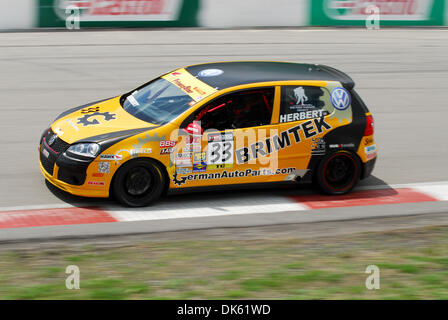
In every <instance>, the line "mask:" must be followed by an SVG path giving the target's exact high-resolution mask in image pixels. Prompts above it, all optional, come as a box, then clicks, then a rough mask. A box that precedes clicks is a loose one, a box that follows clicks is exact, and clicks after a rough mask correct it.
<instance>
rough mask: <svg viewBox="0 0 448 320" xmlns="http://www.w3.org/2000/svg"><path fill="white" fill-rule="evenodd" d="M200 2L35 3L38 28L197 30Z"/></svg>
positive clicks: (105, 0) (114, 0) (58, 0)
mask: <svg viewBox="0 0 448 320" xmlns="http://www.w3.org/2000/svg"><path fill="white" fill-rule="evenodd" d="M199 1H200V0H36V2H37V3H38V27H40V28H59V27H63V28H65V27H66V19H74V18H75V17H79V25H80V27H81V28H83V27H86V28H87V27H88V28H91V27H196V26H197V25H198V22H197V15H198V11H199Z"/></svg>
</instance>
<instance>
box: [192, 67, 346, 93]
mask: <svg viewBox="0 0 448 320" xmlns="http://www.w3.org/2000/svg"><path fill="white" fill-rule="evenodd" d="M185 69H186V70H187V71H188V72H189V73H191V74H192V75H194V76H197V77H198V79H200V80H201V81H202V82H205V83H206V84H208V85H209V86H211V87H213V88H217V89H218V90H222V89H225V88H229V87H234V86H238V85H243V84H250V83H256V82H267V81H287V80H317V81H339V82H341V84H342V85H343V86H344V87H345V88H346V89H349V90H350V89H352V88H353V87H354V86H355V83H354V82H353V80H352V78H350V77H349V76H348V75H347V74H345V73H343V72H342V71H339V70H337V69H334V68H332V67H328V66H325V65H320V64H308V63H293V62H274V61H233V62H214V63H203V64H197V65H192V66H188V67H186V68H185ZM207 69H219V70H222V71H224V72H223V73H222V74H220V75H216V76H201V74H200V72H201V71H203V70H207Z"/></svg>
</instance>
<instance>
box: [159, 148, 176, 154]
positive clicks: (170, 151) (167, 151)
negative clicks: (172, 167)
mask: <svg viewBox="0 0 448 320" xmlns="http://www.w3.org/2000/svg"><path fill="white" fill-rule="evenodd" d="M173 151H174V148H163V149H160V154H161V155H163V154H170V153H172V152H173Z"/></svg>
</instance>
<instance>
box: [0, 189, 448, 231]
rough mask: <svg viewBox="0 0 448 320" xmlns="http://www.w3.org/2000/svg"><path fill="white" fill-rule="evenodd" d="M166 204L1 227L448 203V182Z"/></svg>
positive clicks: (38, 214)
mask: <svg viewBox="0 0 448 320" xmlns="http://www.w3.org/2000/svg"><path fill="white" fill-rule="evenodd" d="M169 200H170V199H169V198H168V201H166V202H163V203H159V204H156V205H153V206H150V207H147V208H137V209H134V208H133V209H127V208H121V207H108V206H104V207H75V206H72V205H69V204H54V205H39V206H24V207H8V208H0V228H22V227H39V226H56V225H76V224H91V223H105V222H129V221H148V220H166V219H180V218H200V217H212V216H228V215H241V214H264V213H277V212H290V211H303V210H314V209H324V208H337V207H354V206H372V205H387V204H399V203H417V202H436V201H448V181H447V182H435V183H420V184H407V185H393V186H373V187H364V188H359V189H357V190H355V191H353V192H352V193H350V194H347V195H344V196H325V195H318V194H307V195H297V196H279V195H265V194H264V195H262V196H247V197H245V198H243V199H241V198H239V197H238V199H232V198H227V199H213V200H194V201H183V202H181V203H180V202H175V201H172V202H170V201H169Z"/></svg>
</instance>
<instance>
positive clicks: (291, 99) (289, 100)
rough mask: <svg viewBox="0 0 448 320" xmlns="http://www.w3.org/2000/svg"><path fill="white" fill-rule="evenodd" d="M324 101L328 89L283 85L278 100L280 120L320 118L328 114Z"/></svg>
mask: <svg viewBox="0 0 448 320" xmlns="http://www.w3.org/2000/svg"><path fill="white" fill-rule="evenodd" d="M325 101H329V93H328V90H327V89H325V88H321V87H313V86H283V87H282V96H281V102H280V119H279V120H280V121H279V122H291V121H299V120H305V119H312V118H320V117H322V116H325V115H327V114H328V111H327V110H325V109H326V108H325Z"/></svg>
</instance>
